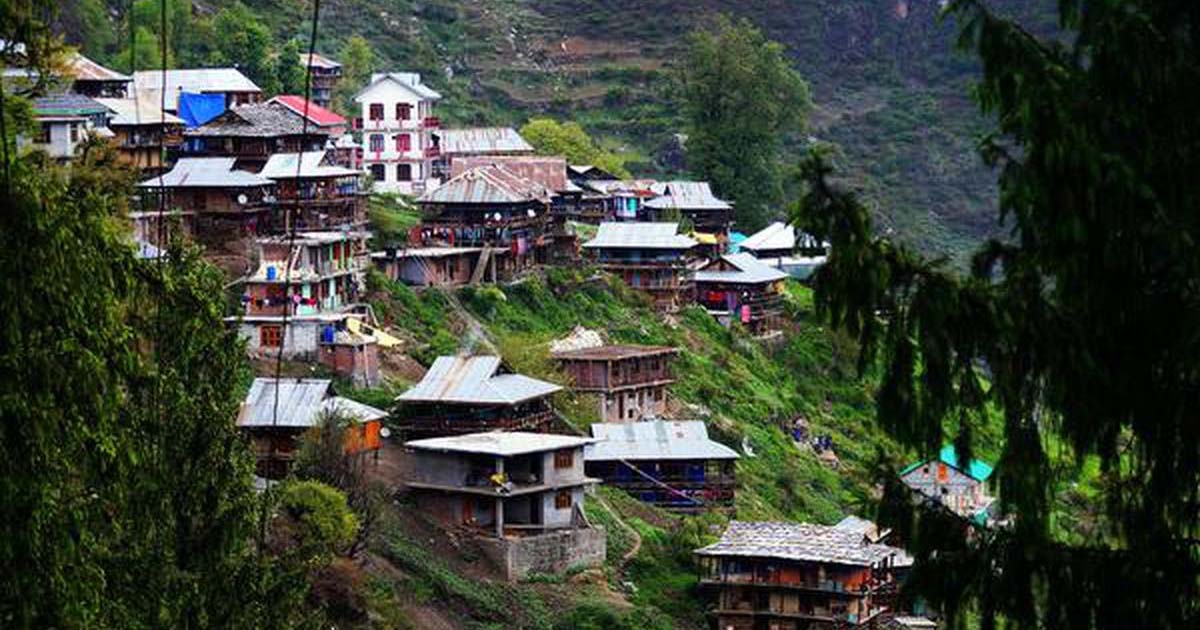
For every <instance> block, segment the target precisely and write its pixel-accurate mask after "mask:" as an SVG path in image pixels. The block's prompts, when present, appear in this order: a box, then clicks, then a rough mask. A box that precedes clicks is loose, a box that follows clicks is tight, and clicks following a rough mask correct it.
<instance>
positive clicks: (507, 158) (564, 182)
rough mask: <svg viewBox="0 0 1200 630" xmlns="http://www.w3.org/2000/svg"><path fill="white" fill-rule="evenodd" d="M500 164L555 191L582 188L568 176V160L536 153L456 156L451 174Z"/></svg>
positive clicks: (574, 190) (455, 174) (456, 174)
mask: <svg viewBox="0 0 1200 630" xmlns="http://www.w3.org/2000/svg"><path fill="white" fill-rule="evenodd" d="M492 164H498V165H500V166H503V167H504V168H505V169H507V170H509V171H511V172H513V173H515V174H516V175H518V176H520V177H523V178H525V179H527V180H529V181H531V182H536V183H538V184H541V185H542V186H544V187H546V188H548V189H550V190H552V191H554V192H577V191H579V190H581V189H580V188H579V187H578V186H576V185H575V184H574V183H572V182H571V180H570V179H568V178H567V160H566V159H565V158H560V157H545V156H535V155H495V156H483V155H477V156H469V157H459V158H454V159H452V160H451V161H450V176H451V177H455V176H458V175H461V174H463V173H464V172H465V171H469V170H471V169H473V168H479V167H481V166H490V165H492Z"/></svg>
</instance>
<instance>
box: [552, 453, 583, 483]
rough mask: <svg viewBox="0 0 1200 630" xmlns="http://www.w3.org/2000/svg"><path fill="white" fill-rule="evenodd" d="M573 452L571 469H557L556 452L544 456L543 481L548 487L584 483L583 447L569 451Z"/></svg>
mask: <svg viewBox="0 0 1200 630" xmlns="http://www.w3.org/2000/svg"><path fill="white" fill-rule="evenodd" d="M569 450H570V451H571V467H570V468H555V467H554V455H555V452H556V451H549V452H547V453H543V454H542V471H543V473H542V474H543V479H544V480H545V483H546V484H547V485H563V484H571V483H580V482H582V481H583V478H584V473H583V447H576V448H572V449H569Z"/></svg>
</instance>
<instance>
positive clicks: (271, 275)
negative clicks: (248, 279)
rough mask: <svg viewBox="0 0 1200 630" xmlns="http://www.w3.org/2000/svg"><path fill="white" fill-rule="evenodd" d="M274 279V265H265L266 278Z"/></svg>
mask: <svg viewBox="0 0 1200 630" xmlns="http://www.w3.org/2000/svg"><path fill="white" fill-rule="evenodd" d="M274 279H275V265H267V280H274Z"/></svg>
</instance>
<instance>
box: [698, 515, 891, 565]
mask: <svg viewBox="0 0 1200 630" xmlns="http://www.w3.org/2000/svg"><path fill="white" fill-rule="evenodd" d="M694 553H696V554H697V555H701V556H739V557H750V558H774V559H778V560H794V561H799V562H823V563H830V564H841V565H848V566H862V567H867V566H871V565H873V564H875V563H876V562H879V561H880V560H883V559H884V558H887V557H889V556H897V555H900V554H902V552H901V551H900V550H899V549H896V548H894V547H889V546H887V545H880V544H867V543H864V542H863V538H862V536H861V535H860V534H858V533H856V532H852V531H846V530H842V529H838V528H836V527H829V526H826V525H812V524H809V523H779V522H747V521H730V523H729V527H727V528H726V529H725V532H724V533H723V534H721V539H720V540H718V541H717V542H715V543H713V544H711V545H708V546H707V547H703V548H700V549H697V550H696V551H695V552H694Z"/></svg>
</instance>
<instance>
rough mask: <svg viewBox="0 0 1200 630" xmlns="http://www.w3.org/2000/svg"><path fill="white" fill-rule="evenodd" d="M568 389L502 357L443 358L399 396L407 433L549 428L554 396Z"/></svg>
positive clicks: (402, 425) (415, 435) (428, 434)
mask: <svg viewBox="0 0 1200 630" xmlns="http://www.w3.org/2000/svg"><path fill="white" fill-rule="evenodd" d="M561 389H562V388H561V387H559V386H558V385H555V384H553V383H547V382H545V381H540V380H538V379H536V378H531V377H528V376H524V375H521V374H513V373H512V372H510V371H508V370H506V369H505V368H504V367H503V366H502V365H501V363H500V357H494V356H470V357H450V356H447V357H438V358H437V360H435V361H434V362H433V365H431V366H430V367H429V371H428V372H426V373H425V376H424V378H422V379H421V381H420V382H419V383H417V384H416V385H414V386H413V387H412V388H411V389H409V390H408V391H406V392H404V393H403V394H401V395H400V397H399V398H397V399H396V400H397V402H399V403H400V407H401V410H402V413H401V414H400V418H401V420H400V429H401V431H403V432H404V436H405V438H409V439H411V438H424V437H437V436H443V435H461V434H464V433H478V432H481V431H493V430H503V431H540V432H545V431H548V430H549V429H550V428H551V427H552V426H553V424H554V421H555V416H554V410H553V408H552V407H551V406H550V396H551V395H552V394H554V393H556V392H558V391H560V390H561Z"/></svg>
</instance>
